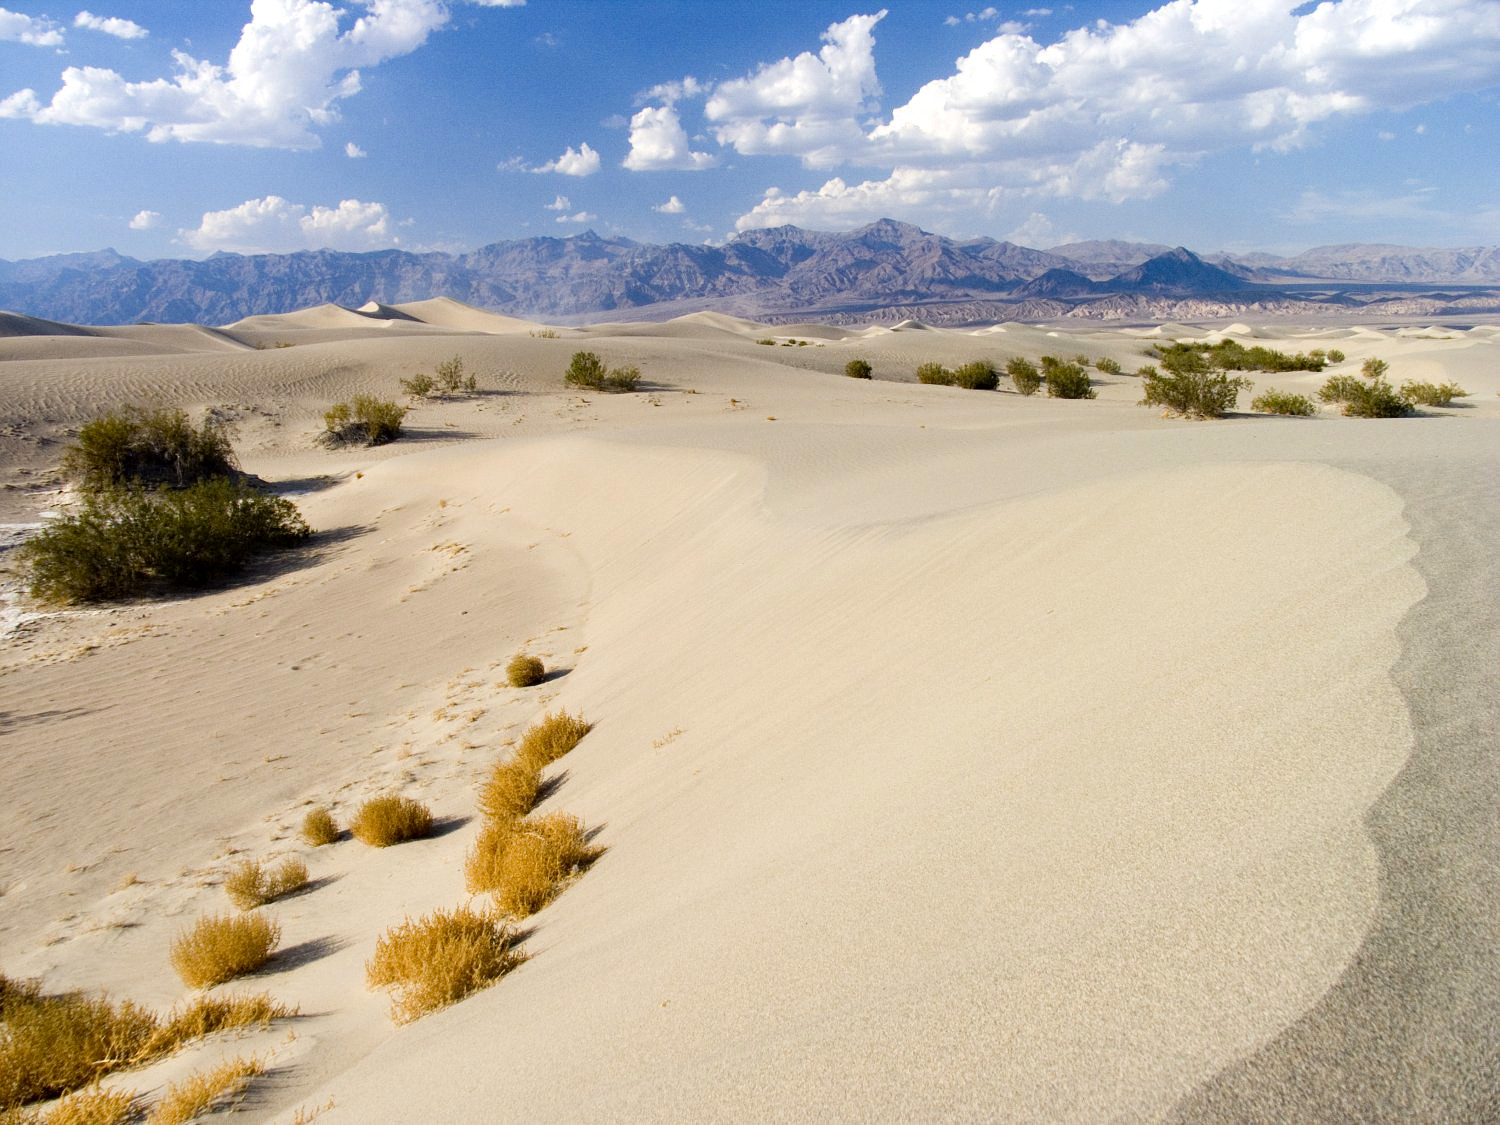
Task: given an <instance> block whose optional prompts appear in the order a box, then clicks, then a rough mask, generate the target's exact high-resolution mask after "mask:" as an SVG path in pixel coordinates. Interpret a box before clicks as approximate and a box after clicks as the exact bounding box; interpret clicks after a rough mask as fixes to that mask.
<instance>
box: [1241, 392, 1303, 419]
mask: <svg viewBox="0 0 1500 1125" xmlns="http://www.w3.org/2000/svg"><path fill="white" fill-rule="evenodd" d="M1250 409H1251V410H1258V411H1259V412H1260V413H1262V414H1288V415H1292V416H1293V417H1298V418H1311V417H1312V416H1313V415H1314V414H1316V413H1317V412H1318V408H1317V405H1316V404H1315V403H1314V402H1313V400H1312V399H1310V398H1308V397H1307V396H1306V395H1298V394H1292V393H1291V392H1289V391H1262V392H1261V393H1260V394H1258V395H1256V396H1255V397H1254V398H1253V399H1251V400H1250Z"/></svg>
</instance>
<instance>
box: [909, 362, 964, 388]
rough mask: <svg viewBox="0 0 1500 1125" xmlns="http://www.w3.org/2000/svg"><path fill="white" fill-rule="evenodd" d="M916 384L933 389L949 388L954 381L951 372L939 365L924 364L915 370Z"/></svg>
mask: <svg viewBox="0 0 1500 1125" xmlns="http://www.w3.org/2000/svg"><path fill="white" fill-rule="evenodd" d="M917 382H919V383H927V384H929V385H931V386H935V387H951V386H953V384H954V382H955V379H954V375H953V372H951V371H949V370H948V369H947V368H946V367H944V366H943V365H942V364H941V363H924V364H922V366H920V367H918V368H917Z"/></svg>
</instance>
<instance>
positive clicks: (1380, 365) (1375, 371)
mask: <svg viewBox="0 0 1500 1125" xmlns="http://www.w3.org/2000/svg"><path fill="white" fill-rule="evenodd" d="M1390 369H1391V365H1390V364H1389V363H1387V362H1386V361H1385V360H1383V359H1376V358H1375V357H1374V356H1371V357H1370V358H1369V359H1367V360H1365V361H1364V363H1362V364H1360V368H1359V373H1360V374H1361V375H1363V376H1364V377H1365V378H1366V379H1383V378H1385V375H1386V372H1388V371H1390Z"/></svg>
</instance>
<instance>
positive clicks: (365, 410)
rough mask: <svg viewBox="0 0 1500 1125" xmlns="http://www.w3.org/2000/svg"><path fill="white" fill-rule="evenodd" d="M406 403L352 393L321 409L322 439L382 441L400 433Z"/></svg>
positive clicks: (342, 442)
mask: <svg viewBox="0 0 1500 1125" xmlns="http://www.w3.org/2000/svg"><path fill="white" fill-rule="evenodd" d="M405 417H406V407H404V406H401V405H399V404H398V403H394V402H391V401H390V400H389V399H383V398H376V397H375V396H374V395H355V396H354V397H353V398H352V399H350V400H349V401H348V402H336V403H334V404H333V405H332V406H330V407H329V408H328V409H327V410H325V411H324V412H323V427H324V431H325V432H324V439H325V440H326V441H328V442H329V443H330V444H333V445H353V444H361V445H384V444H386V443H387V442H391V441H395V440H396V439H397V438H398V437H400V436H401V421H402V419H404V418H405Z"/></svg>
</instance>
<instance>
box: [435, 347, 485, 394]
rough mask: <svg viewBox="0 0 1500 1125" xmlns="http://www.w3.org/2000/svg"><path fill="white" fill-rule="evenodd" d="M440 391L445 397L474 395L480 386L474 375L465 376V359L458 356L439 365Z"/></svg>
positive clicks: (438, 379)
mask: <svg viewBox="0 0 1500 1125" xmlns="http://www.w3.org/2000/svg"><path fill="white" fill-rule="evenodd" d="M437 385H438V389H439V390H440V391H442V392H443V394H445V395H456V394H460V393H462V394H473V393H474V391H475V390H477V389H478V386H479V384H478V383H477V382H476V381H475V379H474V376H473V374H472V373H471V374H468V375H466V374H464V357H463V356H461V355H456V356H454V357H453V358H452V359H445V360H443V362H442V363H440V364H438V365H437Z"/></svg>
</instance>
